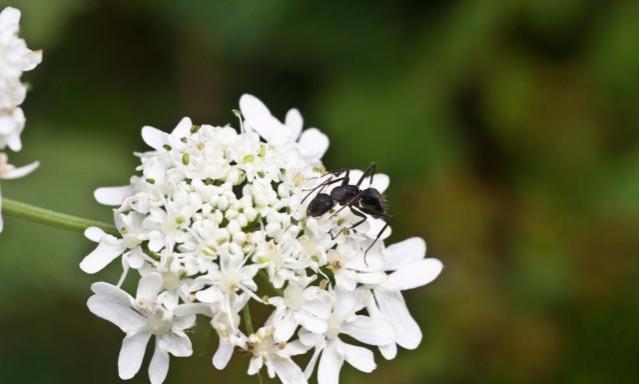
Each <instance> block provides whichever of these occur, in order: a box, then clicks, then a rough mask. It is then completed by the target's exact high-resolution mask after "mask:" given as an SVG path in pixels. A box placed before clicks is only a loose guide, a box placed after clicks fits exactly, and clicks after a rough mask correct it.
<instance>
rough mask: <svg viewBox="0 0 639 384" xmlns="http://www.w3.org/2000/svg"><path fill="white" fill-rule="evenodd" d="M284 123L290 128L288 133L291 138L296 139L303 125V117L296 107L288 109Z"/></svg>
mask: <svg viewBox="0 0 639 384" xmlns="http://www.w3.org/2000/svg"><path fill="white" fill-rule="evenodd" d="M284 124H286V126H287V127H288V128H289V129H290V133H291V136H292V139H293V140H297V138H298V137H299V136H300V133H302V127H304V119H302V114H301V113H300V111H298V110H297V109H295V108H293V109H290V110H289V111H288V112H287V113H286V118H285V119H284Z"/></svg>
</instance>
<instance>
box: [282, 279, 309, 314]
mask: <svg viewBox="0 0 639 384" xmlns="http://www.w3.org/2000/svg"><path fill="white" fill-rule="evenodd" d="M284 303H285V304H286V306H288V307H289V308H290V309H292V310H295V311H298V310H300V309H302V307H303V306H304V290H303V289H302V287H300V286H299V285H297V284H289V286H288V287H286V289H285V290H284Z"/></svg>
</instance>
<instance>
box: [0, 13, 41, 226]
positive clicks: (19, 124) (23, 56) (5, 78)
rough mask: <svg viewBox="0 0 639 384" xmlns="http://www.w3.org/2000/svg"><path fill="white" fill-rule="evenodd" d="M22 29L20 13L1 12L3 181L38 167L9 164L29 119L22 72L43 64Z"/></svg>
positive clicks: (0, 223) (0, 171)
mask: <svg viewBox="0 0 639 384" xmlns="http://www.w3.org/2000/svg"><path fill="white" fill-rule="evenodd" d="M19 29H20V11H19V10H17V9H15V8H12V7H6V8H5V9H3V10H2V12H0V181H2V180H9V179H16V178H19V177H22V176H25V175H27V174H29V173H31V172H33V170H35V169H36V168H37V167H38V163H37V162H34V163H32V164H30V165H27V166H24V167H20V168H16V167H15V166H13V165H11V164H9V162H8V161H9V160H8V156H7V154H6V153H4V152H1V151H2V150H4V149H5V148H6V147H9V149H11V150H13V151H19V150H20V149H22V142H21V141H20V135H21V134H22V130H23V129H24V124H25V118H24V113H23V112H22V108H20V104H22V102H23V101H24V98H25V96H26V94H27V87H26V86H25V85H24V84H23V83H22V82H21V81H20V77H21V76H22V72H24V71H29V70H31V69H33V68H35V67H36V65H38V64H39V63H40V62H41V61H42V52H41V51H32V50H30V49H29V48H27V44H26V43H25V42H24V40H23V39H21V38H20V37H18V31H19ZM1 211H2V194H1V191H0V232H2V230H3V227H4V224H3V220H2V212H1Z"/></svg>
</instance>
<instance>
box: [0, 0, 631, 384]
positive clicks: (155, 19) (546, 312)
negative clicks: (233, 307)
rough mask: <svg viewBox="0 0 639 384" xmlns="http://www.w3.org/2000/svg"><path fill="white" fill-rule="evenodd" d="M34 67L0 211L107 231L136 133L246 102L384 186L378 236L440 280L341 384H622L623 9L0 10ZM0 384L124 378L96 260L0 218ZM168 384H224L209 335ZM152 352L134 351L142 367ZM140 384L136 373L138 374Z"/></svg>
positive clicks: (626, 124)
mask: <svg viewBox="0 0 639 384" xmlns="http://www.w3.org/2000/svg"><path fill="white" fill-rule="evenodd" d="M0 4H2V5H6V4H11V5H14V6H17V7H19V8H21V9H22V11H23V22H22V35H23V36H24V37H25V38H26V39H27V41H28V44H29V46H30V47H31V48H42V49H43V50H44V61H43V63H42V64H41V65H40V66H39V67H38V68H37V69H36V70H35V71H33V72H29V73H27V74H26V76H25V80H26V81H28V82H29V83H31V84H32V87H33V88H32V90H31V92H30V93H29V96H28V98H27V101H26V103H25V104H24V109H25V112H26V115H27V129H26V131H25V134H24V136H23V139H24V143H25V148H24V150H23V151H22V152H21V153H19V154H17V155H13V156H12V159H13V160H14V162H15V163H17V164H24V163H26V162H29V161H32V160H35V159H38V160H40V161H41V163H42V166H41V168H40V169H39V170H38V171H37V172H36V173H35V174H34V175H32V176H30V177H28V178H26V179H23V180H18V181H15V182H6V183H3V185H2V191H3V193H4V194H5V196H7V197H11V198H15V199H19V200H22V201H25V202H30V203H34V204H38V205H41V206H45V207H49V208H53V209H58V210H61V211H64V212H68V213H73V214H78V215H84V216H88V217H92V218H96V219H102V220H109V219H110V212H109V210H108V209H107V208H104V207H98V205H97V204H96V203H94V201H93V198H92V191H93V189H95V188H96V187H98V186H104V185H119V184H124V183H126V182H127V180H128V177H129V175H131V174H132V172H133V168H134V166H135V165H136V161H135V158H134V157H133V156H132V152H133V151H135V150H143V149H144V148H145V146H144V145H143V143H142V141H141V139H140V136H139V132H140V128H141V127H142V126H143V125H145V124H149V125H153V126H156V127H160V128H162V129H164V130H170V129H172V128H173V127H174V125H175V123H176V122H177V121H178V120H179V119H180V118H181V117H182V116H185V115H188V116H190V117H192V118H193V119H194V121H196V122H212V123H219V124H223V123H226V122H232V123H234V122H235V118H234V116H233V115H232V113H231V109H232V108H234V107H236V105H237V100H238V98H239V96H240V95H241V94H242V93H244V92H250V93H253V94H255V95H257V96H258V97H260V98H262V99H263V100H264V101H265V102H266V103H267V104H268V105H269V106H270V107H271V109H272V110H273V111H274V112H275V113H276V114H277V115H278V116H281V117H283V115H284V113H285V112H286V110H287V109H288V108H289V107H292V106H295V107H298V108H300V109H301V111H302V113H303V115H304V117H305V120H306V122H307V125H306V126H317V127H319V128H321V129H322V130H324V131H325V132H326V133H327V134H328V135H329V136H330V138H331V140H332V141H331V148H330V151H329V153H328V155H327V157H326V164H327V165H328V166H329V167H331V168H342V167H365V166H366V164H368V162H369V161H375V162H377V164H378V169H379V170H380V171H382V172H385V173H388V174H389V175H391V176H392V180H393V183H392V185H391V188H390V190H389V199H390V205H391V207H392V208H391V209H392V212H393V214H394V215H395V219H394V220H393V228H394V234H393V240H399V239H402V238H405V237H408V236H414V235H418V236H422V237H424V238H426V240H427V241H428V243H429V253H430V255H431V256H434V257H438V258H441V259H442V260H443V261H444V263H445V265H446V269H445V270H444V273H443V275H442V276H441V277H440V279H439V280H437V281H436V282H435V283H433V284H432V285H430V286H428V287H426V288H423V289H418V290H416V291H412V292H410V293H409V294H408V295H407V297H408V301H409V303H410V305H411V307H412V308H413V309H412V311H413V314H414V316H415V317H416V318H417V320H418V322H419V323H420V324H421V326H422V328H423V330H424V340H423V342H422V345H421V346H420V348H419V349H418V350H417V351H405V350H402V351H401V352H400V353H399V356H398V358H397V359H396V360H394V361H390V362H387V361H384V360H383V359H382V358H381V357H380V356H377V361H378V363H379V368H378V370H377V371H376V372H375V373H374V374H373V375H367V374H361V373H359V372H357V371H355V370H354V369H353V368H350V367H348V368H344V369H343V371H342V378H343V380H342V382H343V383H371V382H373V383H378V382H384V381H392V382H393V383H394V384H403V383H547V382H561V383H605V382H611V383H618V382H637V381H636V380H638V379H639V364H638V363H639V252H638V251H639V231H638V230H639V2H637V1H607V2H604V1H597V0H592V1H586V0H563V1H556V0H530V1H524V0H521V1H517V0H514V1H506V0H504V1H497V0H475V1H471V0H469V1H460V0H457V1H393V2H370V1H349V2H331V1H324V2H300V1H293V0H270V1H238V2H235V1H204V0H203V1H180V2H178V1H168V0H154V1H152V0H142V1H126V0H56V1H44V0H42V1H37V0H21V1H9V2H7V1H0ZM6 221H7V223H6V224H7V225H6V230H5V232H4V233H3V234H2V236H0V271H1V273H2V277H1V278H0V382H2V383H118V382H120V380H119V379H118V378H117V369H116V365H117V354H118V351H119V347H120V342H121V338H122V336H121V334H120V331H119V330H118V329H117V328H116V327H115V326H112V325H111V324H108V323H106V322H105V321H103V320H100V319H97V318H96V317H94V316H93V315H91V314H90V313H89V312H88V310H87V309H86V306H85V301H86V299H87V298H88V296H89V295H90V290H89V285H90V283H91V282H93V281H96V280H107V281H112V282H115V281H116V276H118V275H119V272H120V267H119V266H118V265H115V263H114V265H112V266H111V267H110V268H109V270H108V271H107V272H103V273H101V274H99V275H98V276H86V275H85V274H83V273H82V272H81V271H80V270H79V268H78V263H79V261H80V260H81V259H82V257H83V256H84V255H85V254H87V253H88V252H89V251H90V250H91V249H92V244H91V243H90V242H89V241H87V240H85V239H84V238H83V237H82V236H81V235H79V234H76V233H67V232H63V231H59V230H56V229H50V228H47V227H43V226H39V225H35V224H31V223H28V222H24V221H21V220H17V219H16V220H14V219H12V218H7V220H6ZM200 323H202V325H201V326H200V327H199V328H198V332H197V334H198V336H196V337H194V346H195V356H194V357H192V358H183V359H178V358H174V359H171V369H170V372H169V377H168V380H167V382H169V383H190V382H211V383H215V382H224V383H227V382H243V383H258V382H259V381H258V379H257V378H255V377H247V376H246V375H245V373H244V372H245V370H246V368H247V365H248V359H246V358H242V357H238V356H236V357H235V358H234V359H233V363H232V364H231V366H230V367H229V369H227V370H226V371H224V372H223V373H220V372H218V371H216V370H215V369H214V368H213V367H212V366H211V363H210V357H211V355H212V353H213V352H214V350H215V347H216V345H217V340H216V339H215V337H214V336H213V334H212V332H211V331H207V326H206V324H205V322H204V321H201V322H200ZM147 358H148V356H147ZM133 381H134V382H136V383H138V382H139V383H145V382H148V379H147V376H146V370H145V368H143V371H142V372H141V373H140V374H138V376H137V377H136V378H135V379H134V380H133Z"/></svg>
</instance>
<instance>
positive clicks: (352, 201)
mask: <svg viewBox="0 0 639 384" xmlns="http://www.w3.org/2000/svg"><path fill="white" fill-rule="evenodd" d="M343 172H345V174H344V176H341V177H337V178H334V177H333V176H339V175H340V174H342V173H343ZM329 174H331V175H333V176H331V177H330V178H329V179H328V180H326V181H324V182H322V183H321V184H319V185H318V186H317V187H315V188H313V189H312V190H311V192H310V193H309V194H308V195H306V196H305V197H304V198H303V199H302V203H303V202H304V201H305V200H306V199H307V198H308V197H309V196H310V195H312V194H313V193H314V192H315V191H316V190H317V189H319V192H318V193H317V195H315V197H314V198H313V200H311V202H310V203H309V205H308V208H307V209H306V214H307V215H308V216H311V217H319V216H322V215H324V214H325V213H326V212H328V211H330V210H331V209H333V207H334V206H335V204H336V203H337V204H339V205H341V206H342V207H341V208H340V209H338V210H337V211H336V212H335V213H333V214H332V215H331V217H334V216H335V215H337V214H338V213H340V212H341V211H342V210H343V209H344V208H347V207H348V208H349V209H350V210H351V212H352V213H353V214H354V215H355V216H357V217H360V218H361V220H359V221H358V222H356V223H355V224H353V225H352V226H350V227H349V228H348V229H349V230H353V229H355V228H357V227H358V226H360V225H361V224H363V223H364V222H365V221H366V219H367V217H366V215H365V214H368V215H370V216H372V217H374V218H376V219H382V220H384V221H385V223H386V224H385V225H384V227H383V228H382V229H381V231H379V233H378V234H377V237H376V238H375V240H374V241H373V242H372V243H371V245H369V246H368V248H366V251H365V252H364V257H366V254H368V251H369V250H370V249H371V248H372V247H373V245H374V244H375V243H376V242H377V240H379V238H380V237H381V236H382V234H383V233H384V231H385V230H386V228H387V227H388V220H390V218H391V215H390V214H389V213H388V212H386V207H385V201H384V196H382V194H381V193H380V192H379V191H378V190H377V189H375V188H373V187H368V188H366V189H363V190H362V189H360V185H362V182H363V181H364V180H365V179H366V177H367V176H368V175H369V174H370V183H371V184H372V183H373V177H374V176H375V163H371V164H370V165H369V166H368V168H367V169H366V171H365V172H364V174H362V176H361V177H360V178H359V180H358V181H357V184H350V171H349V170H346V171H337V172H330V173H329ZM339 182H341V183H342V184H341V185H338V186H337V187H335V188H333V189H332V190H331V192H330V194H328V193H323V192H322V190H324V188H326V187H327V186H329V185H332V184H335V183H339ZM334 238H335V237H333V239H334Z"/></svg>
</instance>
